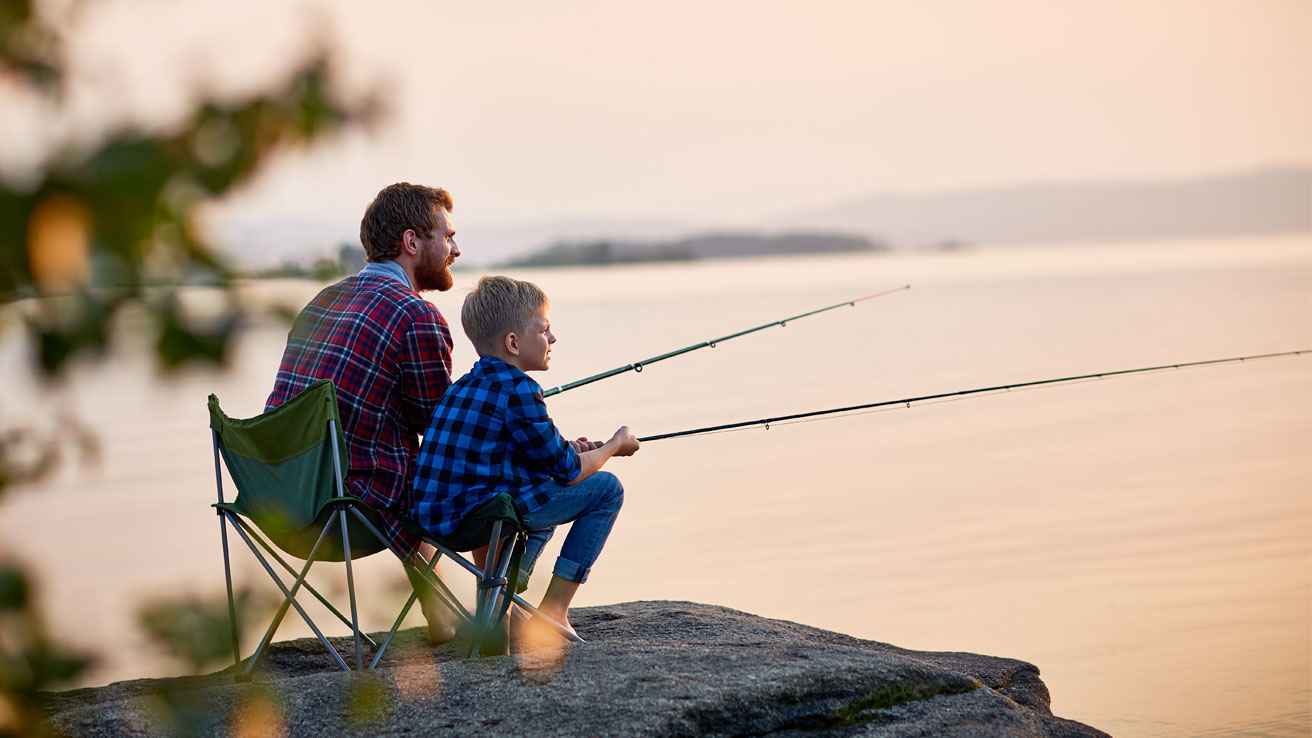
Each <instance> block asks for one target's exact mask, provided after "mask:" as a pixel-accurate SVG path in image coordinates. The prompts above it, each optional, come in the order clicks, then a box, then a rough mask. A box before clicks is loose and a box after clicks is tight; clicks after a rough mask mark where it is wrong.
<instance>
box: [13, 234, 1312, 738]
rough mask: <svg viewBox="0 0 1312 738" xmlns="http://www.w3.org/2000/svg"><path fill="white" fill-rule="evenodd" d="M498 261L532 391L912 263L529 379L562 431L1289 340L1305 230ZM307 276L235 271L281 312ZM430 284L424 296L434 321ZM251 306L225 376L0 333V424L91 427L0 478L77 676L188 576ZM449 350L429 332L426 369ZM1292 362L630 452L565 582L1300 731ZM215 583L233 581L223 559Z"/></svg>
mask: <svg viewBox="0 0 1312 738" xmlns="http://www.w3.org/2000/svg"><path fill="white" fill-rule="evenodd" d="M475 276H476V275H473V274H469V273H465V274H461V275H459V277H458V280H457V281H458V284H459V285H460V286H461V287H463V286H466V285H469V284H471V283H472V282H473V280H474V279H475ZM515 276H519V277H521V278H527V279H531V280H533V281H536V282H537V283H539V284H540V285H542V286H543V287H544V288H545V289H546V290H547V292H548V293H549V294H551V295H552V297H553V300H554V307H553V311H552V322H553V327H554V329H555V331H556V333H557V336H558V338H559V342H558V343H557V344H556V348H555V351H554V354H553V357H554V360H553V366H552V370H551V371H550V372H549V373H548V374H546V375H543V376H541V377H540V379H541V381H542V383H543V385H545V386H554V385H556V384H561V383H564V382H567V381H569V380H572V379H576V378H579V377H582V376H585V375H588V374H592V373H595V372H598V371H601V370H604V369H608V368H610V367H612V366H616V365H619V364H624V363H628V362H630V361H634V360H638V359H642V358H645V357H648V356H651V355H654V354H658V353H662V352H664V351H667V350H670V349H673V348H677V347H679V346H682V345H685V344H690V343H695V342H699V341H702V340H705V339H708V338H713V337H717V336H720V335H724V334H726V333H730V332H733V331H736V330H739V329H742V328H745V327H748V326H751V325H756V324H759V323H762V322H765V321H767V320H773V319H777V318H782V317H785V316H788V315H792V314H795V313H799V312H803V311H806V310H809V309H813V308H816V307H819V306H823V305H828V304H832V303H834V302H838V301H840V300H844V299H848V298H852V297H857V296H860V295H864V294H868V293H871V292H874V291H878V290H882V289H887V288H889V287H896V286H900V285H902V284H908V283H909V284H911V285H913V287H912V289H911V290H910V291H907V292H903V293H898V294H896V295H893V296H889V297H884V298H880V299H878V300H874V301H871V302H868V303H863V304H861V305H860V306H858V307H856V308H850V309H848V308H845V309H843V310H837V311H832V312H830V313H826V314H825V315H822V316H816V317H814V318H809V319H807V320H806V321H801V322H798V323H796V324H790V325H788V326H787V327H785V328H782V329H780V328H773V329H770V330H769V331H766V332H762V333H759V334H755V335H753V336H749V337H745V338H742V339H739V340H736V341H733V342H731V343H726V344H723V345H721V346H719V347H717V348H716V349H714V350H709V349H707V350H703V351H699V352H696V353H693V354H689V355H687V356H684V357H681V358H679V359H675V360H671V361H669V362H665V363H662V364H659V365H656V366H652V367H650V368H649V369H647V370H646V371H644V372H643V373H641V374H634V373H629V374H627V375H623V376H620V377H616V378H613V379H610V380H607V381H605V382H601V383H598V384H595V385H591V386H588V387H585V388H580V389H577V390H574V391H572V392H569V393H565V394H562V395H560V396H558V397H556V398H553V399H552V400H551V401H550V405H551V410H552V414H553V415H554V416H555V418H556V419H557V421H558V424H559V425H560V426H561V427H562V429H563V430H564V431H565V432H566V433H567V434H570V435H589V436H592V437H604V436H605V435H606V434H608V433H610V431H612V430H613V429H614V428H615V427H616V426H617V425H619V424H621V423H627V424H629V425H631V426H633V428H634V429H635V430H636V431H637V432H638V433H639V434H640V435H647V434H654V433H660V432H665V431H672V430H679V429H683V428H689V427H696V426H701V425H709V424H715V423H722V422H729V421H734V420H743V419H751V418H758V417H765V416H771V415H782V414H787V413H792V412H800V411H806V410H813V409H819V408H825V407H832V406H842V405H849V404H854V403H860V402H871V401H878V400H886V399H897V398H900V397H910V396H915V395H922V394H931V393H937V392H947V391H956V390H963V389H970V388H974V387H984V386H991V385H996V384H1005V383H1014V382H1023V381H1027V380H1037V379H1044V378H1050V377H1060V376H1068V375H1076V374H1085V373H1091V372H1099V371H1109V370H1117V369H1125V368H1134V367H1142V366H1153V365H1160V364H1168V363H1177V362H1187V361H1197V360H1203V359H1211V358H1221V357H1229V356H1238V355H1243V354H1260V353H1267V352H1275V351H1287V350H1292V349H1302V348H1309V347H1312V237H1309V236H1306V235H1304V236H1294V237H1282V238H1250V239H1230V240H1223V241H1196V242H1172V243H1161V242H1159V243H1141V244H1118V245H1090V246H1085V247H1078V248H1077V247H1060V248H1044V249H1039V248H1035V249H1018V250H987V251H980V252H977V253H962V254H941V255H917V256H891V257H887V256H886V257H880V256H851V255H848V256H833V257H822V258H776V259H763V260H746V261H731V262H718V263H691V264H671V265H658V266H634V267H622V268H589V269H562V270H542V271H522V272H516V273H515ZM315 289H316V286H315V285H308V284H303V283H293V282H283V283H263V284H259V285H254V286H252V290H253V291H254V292H256V293H257V295H258V297H259V298H260V299H279V300H283V301H285V302H287V303H290V304H293V305H297V306H299V305H300V304H302V303H303V302H304V301H305V300H306V299H308V298H309V297H310V296H311V295H312V294H313V292H314V291H315ZM462 296H463V292H462V290H461V289H460V287H457V289H456V290H454V291H453V292H452V293H448V294H442V295H436V296H434V297H433V298H432V299H433V301H434V302H435V303H437V304H438V306H439V307H440V308H441V309H442V310H443V312H444V313H446V314H447V315H448V316H449V317H451V318H452V319H453V320H454V319H455V318H456V316H457V315H458V306H459V302H460V300H461V299H462ZM285 330H286V329H285V327H283V326H277V325H266V326H258V327H256V328H255V329H254V330H252V331H251V332H250V333H248V334H247V335H246V337H245V338H244V339H243V342H242V343H241V345H240V347H239V351H238V356H237V358H236V361H235V363H234V366H233V367H232V369H231V370H230V371H229V372H227V373H225V374H220V375H214V374H209V373H191V374H185V375H183V376H180V377H168V378H163V377H160V376H158V375H157V374H155V373H154V372H153V371H152V370H150V369H149V368H148V367H147V366H146V365H144V364H142V363H139V362H138V361H136V360H135V359H122V360H116V361H113V362H111V363H109V364H107V365H102V366H98V367H95V368H92V369H88V370H86V371H82V372H80V373H79V374H78V375H77V377H76V378H75V381H73V382H71V383H69V385H68V386H66V387H64V388H62V389H59V390H58V391H56V390H53V389H51V388H48V387H44V386H42V385H40V384H38V383H36V382H35V381H34V380H33V379H32V378H31V376H30V375H29V373H28V371H27V368H26V367H27V361H28V357H26V355H25V354H24V351H23V348H22V343H21V341H19V340H18V339H17V337H16V336H15V331H9V332H8V333H7V334H6V336H5V338H4V340H3V343H0V367H3V371H4V375H3V376H4V377H5V383H6V389H5V391H4V399H3V405H2V406H0V410H3V411H4V413H5V414H6V417H8V418H11V419H13V418H28V417H39V416H42V415H48V414H50V413H52V412H54V411H57V410H60V409H70V410H73V411H75V412H77V413H78V414H79V415H80V416H81V417H83V418H84V419H85V420H87V421H88V422H90V423H92V424H93V425H95V426H96V427H97V428H98V429H99V431H100V433H101V437H102V442H103V447H104V448H103V452H104V461H103V463H102V464H101V465H100V466H99V467H98V468H96V469H94V470H85V471H79V470H77V469H76V468H73V469H68V470H66V471H64V472H61V474H60V476H59V477H58V478H57V479H56V480H55V481H54V482H53V483H52V484H50V485H46V486H44V487H42V488H40V489H37V490H31V491H27V492H22V493H19V494H17V495H13V496H12V499H10V500H9V501H8V502H7V503H5V509H4V510H3V514H2V515H0V534H3V543H2V544H0V545H3V548H4V550H5V551H6V552H7V553H17V554H20V555H22V556H23V557H25V558H26V559H27V560H28V561H30V562H31V563H32V565H33V566H35V567H36V568H38V569H40V570H41V571H42V572H44V574H45V576H44V578H43V590H42V592H41V594H42V599H43V602H44V603H45V606H46V609H47V612H48V613H49V614H50V617H51V619H52V621H53V623H54V626H55V628H56V630H57V632H58V633H59V635H60V636H61V637H63V638H65V639H66V640H68V641H71V642H74V643H79V644H84V645H86V646H87V647H88V648H94V649H95V650H96V651H97V652H98V653H99V654H100V655H101V662H100V665H99V667H98V669H97V670H96V671H95V672H94V673H93V675H92V678H91V682H93V683H103V682H106V681H110V680H116V679H124V678H133V677H144V676H158V675H161V674H164V673H170V672H171V670H172V669H173V668H174V667H172V666H171V665H170V664H169V663H168V662H167V661H165V660H163V658H162V657H161V656H159V655H157V654H156V653H155V652H154V651H153V650H152V647H151V646H150V644H149V643H146V642H145V641H144V640H143V639H142V638H141V637H140V636H139V635H138V634H137V632H136V630H135V627H134V625H133V622H134V615H133V613H134V611H135V608H136V607H137V606H138V605H139V603H140V602H141V601H142V600H144V599H147V598H150V597H154V596H159V595H161V594H166V593H169V592H170V591H171V592H175V593H178V592H197V593H214V592H217V591H219V588H221V586H222V576H223V573H222V566H221V563H220V561H221V560H220V558H219V551H218V541H217V538H218V535H217V533H218V531H217V527H218V526H217V524H216V521H215V517H214V515H213V513H212V511H211V510H210V509H209V508H208V504H209V502H211V501H212V497H213V478H212V474H213V472H212V469H213V467H212V459H211V456H210V454H211V451H210V446H209V434H208V430H207V427H206V422H207V421H206V415H205V404H204V402H205V397H206V395H207V394H208V393H209V392H211V391H212V392H215V393H217V394H218V395H219V396H220V398H221V399H222V400H223V403H224V407H225V408H226V409H227V410H228V411H229V412H230V413H231V414H233V415H253V414H255V413H257V412H258V411H259V410H260V409H261V407H262V404H263V400H264V397H265V396H266V394H267V392H268V389H269V386H270V384H271V382H272V377H273V374H274V371H275V369H276V366H277V362H278V358H279V355H280V352H281V348H282V343H283V339H284V335H285ZM474 359H475V355H474V353H473V351H472V349H471V348H470V347H469V345H468V344H467V343H465V342H464V341H463V340H460V341H459V342H458V344H457V349H456V358H455V364H456V368H457V370H458V371H460V372H463V371H464V370H465V369H467V368H468V367H469V366H470V365H471V364H472V363H473V361H474ZM1310 362H1312V359H1309V358H1307V357H1303V358H1296V359H1281V360H1273V361H1263V362H1254V363H1247V364H1243V365H1226V366H1220V367H1212V368H1203V369H1192V370H1184V371H1172V372H1165V373H1160V374H1152V375H1137V376H1133V377H1127V378H1122V379H1115V380H1104V381H1097V382H1089V383H1083V384H1077V385H1068V386H1061V387H1055V388H1048V389H1038V390H1031V391H1017V392H1012V393H1008V394H1004V395H996V396H989V397H985V398H978V399H971V400H963V401H957V402H946V403H941V404H936V405H929V406H921V407H915V408H913V409H910V410H907V409H898V410H894V411H888V412H880V413H870V414H864V415H857V416H852V417H845V418H840V419H829V420H825V421H821V422H812V423H803V424H796V425H787V426H775V427H772V428H771V429H770V430H768V431H766V430H759V429H757V430H750V431H743V432H736V433H725V434H718V435H711V436H703V437H697V438H688V439H676V440H668V441H660V442H653V443H649V444H647V445H646V446H645V447H644V448H643V449H642V451H641V452H640V453H639V454H638V455H637V456H635V457H633V458H631V459H617V460H615V461H612V462H611V465H610V466H609V467H608V468H610V469H612V470H614V471H615V472H617V473H619V474H620V475H621V477H622V478H623V480H624V482H625V486H626V489H627V491H628V494H627V497H626V505H625V510H624V513H623V515H621V517H620V521H619V524H618V526H617V528H616V531H615V533H614V535H613V536H612V538H611V542H610V543H609V544H608V546H607V549H606V551H605V553H604V554H603V557H602V559H601V561H600V562H599V564H598V566H597V568H596V569H595V570H594V574H593V577H592V579H590V581H589V583H588V584H587V585H586V586H585V587H583V589H582V591H581V593H580V596H579V603H578V604H580V605H588V604H599V603H609V602H619V601H627V600H634V599H685V600H695V601H701V602H711V603H717V604H722V605H726V606H729V607H733V608H737V609H741V610H746V611H750V612H754V613H758V614H761V615H766V616H770V617H778V618H785V619H788V620H793V621H798V622H802V623H806V624H809V625H814V626H818V627H821V628H826V629H832V630H837V631H842V632H845V633H850V634H852V635H855V636H859V637H862V638H869V639H874V640H879V641H886V642H889V643H894V644H897V645H899V646H903V647H907V648H916V649H926V650H954V651H955V650H959V651H971V652H977V653H986V654H993V655H999V656H1007V657H1012V658H1019V659H1024V660H1027V661H1030V662H1032V663H1035V664H1037V665H1038V666H1039V667H1040V669H1041V670H1042V672H1043V679H1044V681H1045V682H1046V683H1047V684H1048V686H1049V688H1050V689H1051V691H1052V694H1053V710H1054V712H1055V713H1056V714H1057V715H1060V716H1062V717H1067V718H1071V719H1075V720H1080V721H1083V722H1087V723H1089V724H1091V725H1093V726H1095V727H1098V728H1100V729H1102V730H1106V731H1108V732H1110V733H1112V734H1113V735H1116V736H1181V737H1182V736H1258V735H1260V736H1305V735H1308V734H1309V733H1310V732H1312V714H1310V710H1312V707H1310V703H1309V692H1310V691H1312V655H1310V654H1312V637H1310V635H1309V634H1310V632H1312V363H1310ZM558 541H559V537H558V539H557V542H556V545H558ZM547 555H548V556H554V548H553V549H552V550H549V551H548V552H547ZM362 564H363V566H362V568H363V570H364V572H365V573H366V575H367V576H366V577H365V578H366V579H368V580H369V581H368V583H367V586H368V587H370V588H372V589H373V590H374V594H373V595H372V596H371V597H370V598H369V599H370V600H372V604H371V605H370V606H369V607H367V608H366V609H365V611H364V617H365V618H366V619H367V623H368V625H369V627H372V628H383V627H385V626H386V624H387V621H388V613H387V610H388V608H389V607H390V606H391V604H390V603H391V601H392V598H394V597H395V596H396V595H395V592H396V591H397V589H398V587H399V583H400V581H401V575H400V570H399V567H397V566H396V565H395V564H394V563H393V562H390V561H387V560H385V559H384V557H381V556H380V557H374V558H373V559H370V560H367V561H365V562H362ZM238 576H239V578H240V579H242V580H244V581H252V582H255V581H258V577H260V576H263V575H262V573H261V572H258V571H257V570H256V567H255V565H254V564H253V563H250V562H246V563H243V564H241V565H240V566H239V567H238ZM460 583H461V584H463V582H460ZM261 586H263V585H261ZM331 586H332V585H329V587H330V588H331ZM543 586H544V583H543V582H535V586H534V588H533V592H538V593H540V590H541V588H542V587H543ZM415 617H416V616H412V618H415ZM418 622H419V621H418V620H417V619H415V620H413V623H415V624H417V623H418ZM291 625H292V623H291V622H290V621H289V625H288V627H287V629H286V631H285V634H286V635H288V636H290V635H296V634H300V633H304V632H306V631H305V629H304V628H303V627H302V628H301V629H300V630H296V629H294V628H291V627H290V626H291ZM247 650H248V651H249V647H248V648H247Z"/></svg>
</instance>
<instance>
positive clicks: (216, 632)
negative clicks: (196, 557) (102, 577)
mask: <svg viewBox="0 0 1312 738" xmlns="http://www.w3.org/2000/svg"><path fill="white" fill-rule="evenodd" d="M233 601H234V605H235V607H236V611H237V622H238V624H239V626H242V625H245V624H247V623H251V622H255V621H258V620H262V619H264V618H265V617H267V615H268V613H269V612H270V611H272V610H273V608H274V606H275V605H276V600H275V599H274V598H272V597H270V596H268V595H255V594H252V593H251V592H250V591H249V590H240V591H238V592H236V593H235V596H234V597H233ZM137 618H138V622H139V624H140V625H141V628H142V630H144V631H145V632H146V634H147V635H149V636H151V637H152V638H154V639H155V640H157V641H158V642H159V644H160V646H161V647H163V649H164V650H165V651H167V652H168V653H169V654H170V655H172V656H173V657H174V658H177V659H178V660H180V661H182V662H183V663H184V664H186V665H187V667H188V668H190V669H192V670H193V671H195V672H200V671H203V670H205V669H208V668H211V667H213V666H215V665H218V664H225V663H232V661H233V654H232V626H231V620H230V618H229V612H228V598H227V595H226V593H221V594H219V595H217V596H214V597H209V598H198V597H194V596H191V597H182V598H176V599H160V600H156V601H154V602H149V603H146V604H145V605H144V606H142V607H141V609H140V610H139V611H138V614H137ZM241 629H242V630H244V628H241Z"/></svg>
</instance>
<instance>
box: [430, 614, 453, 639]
mask: <svg viewBox="0 0 1312 738" xmlns="http://www.w3.org/2000/svg"><path fill="white" fill-rule="evenodd" d="M424 616H425V618H427V616H428V614H427V613H425V614H424ZM435 619H436V621H437V622H434V619H429V620H428V642H429V643H431V644H433V645H434V646H436V645H438V644H441V643H446V642H447V641H449V640H451V639H452V638H455V637H456V625H457V622H456V619H455V616H454V615H451V614H450V613H447V615H446V617H438V618H435Z"/></svg>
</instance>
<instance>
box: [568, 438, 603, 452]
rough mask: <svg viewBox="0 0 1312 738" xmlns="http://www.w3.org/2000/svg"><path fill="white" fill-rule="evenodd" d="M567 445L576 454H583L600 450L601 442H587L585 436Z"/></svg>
mask: <svg viewBox="0 0 1312 738" xmlns="http://www.w3.org/2000/svg"><path fill="white" fill-rule="evenodd" d="M569 445H570V448H572V449H574V450H575V451H577V452H578V453H583V452H584V451H591V450H593V449H597V448H601V441H589V440H588V437H587V436H579V437H578V439H577V440H573V441H570V442H569Z"/></svg>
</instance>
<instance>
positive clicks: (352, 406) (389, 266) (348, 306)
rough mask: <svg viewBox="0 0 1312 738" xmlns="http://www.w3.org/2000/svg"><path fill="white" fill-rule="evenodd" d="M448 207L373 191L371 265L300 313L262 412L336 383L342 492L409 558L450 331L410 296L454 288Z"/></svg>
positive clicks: (366, 225) (441, 620) (443, 629)
mask: <svg viewBox="0 0 1312 738" xmlns="http://www.w3.org/2000/svg"><path fill="white" fill-rule="evenodd" d="M451 210H452V202H451V195H450V194H449V193H447V191H446V190H443V189H440V188H434V187H424V186H422V185H412V184H409V183H406V182H401V183H398V184H394V185H391V186H388V187H385V188H384V189H383V190H382V191H381V192H379V193H378V195H377V196H376V197H375V198H374V201H373V202H372V203H371V204H370V205H369V207H368V209H366V210H365V214H364V218H363V219H362V220H361V221H360V242H361V243H362V244H363V245H364V250H365V256H366V260H367V261H368V263H367V264H366V265H365V267H364V269H363V270H361V271H360V273H359V274H356V275H354V276H351V277H347V278H346V279H343V280H342V281H340V282H338V283H336V284H333V285H330V286H328V287H325V288H324V289H323V291H321V292H320V293H319V294H318V295H317V296H316V297H315V298H314V299H313V300H311V301H310V304H308V305H306V306H305V308H304V309H303V310H302V311H301V313H300V315H298V316H297V318H296V321H295V323H293V324H292V329H291V332H290V333H289V334H288V336H287V348H286V350H285V351H284V353H283V357H282V363H281V365H280V366H279V368H278V378H277V380H276V381H275V383H274V387H273V392H272V393H271V394H270V395H269V401H268V403H267V404H266V406H265V410H266V411H268V410H272V409H273V408H275V407H277V406H279V405H281V404H282V403H284V402H286V401H287V400H289V399H291V398H292V397H293V396H295V395H296V394H297V393H298V392H300V391H301V390H303V389H305V388H306V387H307V386H308V385H309V384H310V383H311V382H313V381H315V380H318V379H325V378H326V379H331V380H332V381H333V384H334V385H336V388H337V403H338V406H339V409H340V412H341V417H342V429H343V431H344V432H345V434H346V443H347V446H348V450H349V453H350V460H351V470H350V473H349V475H348V476H347V478H346V485H347V488H348V492H349V494H351V495H354V496H356V497H359V498H360V499H361V500H364V501H365V502H366V503H368V504H369V505H370V506H371V507H373V508H374V509H375V510H377V511H378V515H379V517H380V518H381V519H382V522H383V533H384V534H385V535H387V536H388V537H390V538H391V540H392V543H393V546H394V548H396V549H397V550H398V551H400V552H401V553H402V554H403V555H404V556H407V557H409V556H413V554H414V552H415V551H416V544H417V543H418V541H417V539H416V538H415V537H414V536H413V535H412V534H411V533H409V532H408V531H407V530H406V529H405V526H404V525H402V523H401V519H402V516H405V515H408V514H409V511H410V508H411V507H412V506H413V499H412V498H413V494H412V493H413V487H414V458H415V454H416V452H417V451H418V447H419V435H420V434H421V433H423V431H424V429H425V428H427V427H428V422H429V418H430V416H431V415H432V412H433V408H434V407H435V406H436V405H437V402H438V400H440V399H441V398H442V394H443V393H444V392H445V391H446V388H447V387H448V386H449V385H450V384H451V332H450V330H449V329H448V327H447V323H446V320H445V319H444V318H443V317H442V314H441V313H440V312H438V310H437V308H436V307H434V306H433V305H432V303H429V302H428V301H427V300H425V299H424V298H422V297H420V295H419V293H420V292H426V291H430V290H439V291H445V290H449V289H451V286H452V285H453V284H454V280H453V279H452V276H451V264H452V263H454V262H455V260H456V257H458V256H460V247H459V246H457V245H456V242H455V234H456V232H455V227H454V226H453V224H452V221H451ZM425 548H427V546H425ZM425 553H426V554H428V555H430V556H431V553H432V552H431V551H425ZM416 591H418V592H420V593H421V597H420V605H421V607H422V609H423V611H424V617H425V618H427V620H428V635H429V639H430V640H432V641H434V642H442V641H446V640H449V639H450V638H451V637H453V636H454V634H455V626H454V624H453V622H452V620H451V616H450V614H449V613H448V612H447V611H446V610H445V608H443V607H442V606H441V605H440V604H439V603H438V602H437V601H436V600H435V599H434V598H433V597H432V596H431V595H430V594H429V592H428V590H427V588H424V587H419V586H416Z"/></svg>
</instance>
